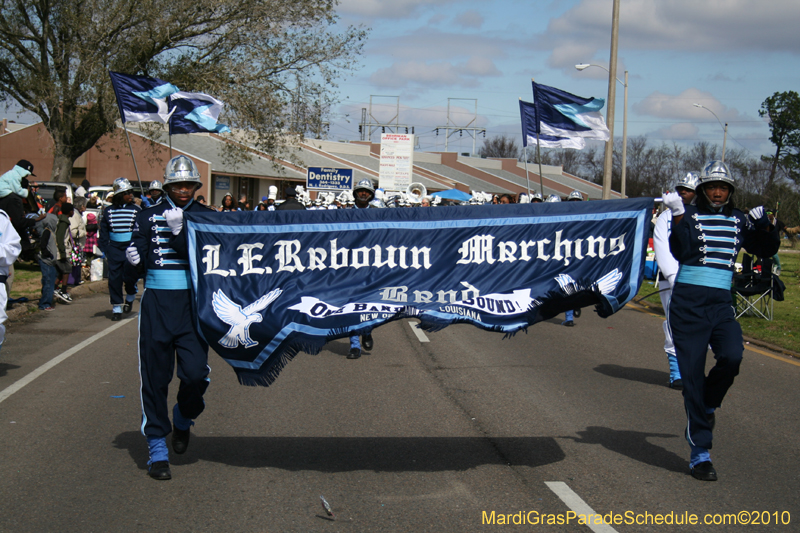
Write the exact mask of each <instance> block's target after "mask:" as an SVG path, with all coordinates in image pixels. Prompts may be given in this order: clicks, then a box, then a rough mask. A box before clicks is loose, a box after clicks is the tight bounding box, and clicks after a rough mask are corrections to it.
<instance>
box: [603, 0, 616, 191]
mask: <svg viewBox="0 0 800 533" xmlns="http://www.w3.org/2000/svg"><path fill="white" fill-rule="evenodd" d="M618 37H619V0H614V9H613V12H612V14H611V58H610V60H609V62H608V101H607V102H606V105H607V106H608V109H607V111H606V126H608V133H609V135H610V138H609V139H608V141H606V152H605V159H604V160H603V200H609V199H611V177H612V171H613V169H614V101H615V99H616V97H617V75H616V72H617V40H618Z"/></svg>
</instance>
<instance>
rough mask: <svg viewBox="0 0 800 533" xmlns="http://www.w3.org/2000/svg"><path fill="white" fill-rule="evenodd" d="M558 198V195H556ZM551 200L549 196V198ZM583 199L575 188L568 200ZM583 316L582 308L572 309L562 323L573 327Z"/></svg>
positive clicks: (579, 200)
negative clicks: (576, 320)
mask: <svg viewBox="0 0 800 533" xmlns="http://www.w3.org/2000/svg"><path fill="white" fill-rule="evenodd" d="M556 198H557V197H556ZM548 200H549V198H548ZM582 201H583V194H581V191H579V190H578V189H575V190H574V191H572V192H571V193H569V196H567V202H582ZM580 317H581V310H580V309H574V310H573V309H570V310H569V311H566V312H565V313H564V321H563V322H562V323H561V325H562V326H567V327H568V328H571V327H573V326H574V325H575V319H576V318H580Z"/></svg>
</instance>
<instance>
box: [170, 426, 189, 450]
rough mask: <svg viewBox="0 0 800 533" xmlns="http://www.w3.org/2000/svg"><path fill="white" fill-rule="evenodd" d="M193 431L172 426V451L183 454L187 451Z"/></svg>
mask: <svg viewBox="0 0 800 533" xmlns="http://www.w3.org/2000/svg"><path fill="white" fill-rule="evenodd" d="M191 435H192V432H191V431H190V430H189V429H178V428H176V427H175V426H174V425H173V426H172V451H173V452H175V453H177V454H178V455H181V454H183V453H186V450H187V449H188V448H189V437H191Z"/></svg>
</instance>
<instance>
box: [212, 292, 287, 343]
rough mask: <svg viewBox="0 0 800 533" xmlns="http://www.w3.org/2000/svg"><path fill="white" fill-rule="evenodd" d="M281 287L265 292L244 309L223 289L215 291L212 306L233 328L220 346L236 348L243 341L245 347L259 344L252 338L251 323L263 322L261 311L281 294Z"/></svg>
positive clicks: (218, 315) (220, 317)
mask: <svg viewBox="0 0 800 533" xmlns="http://www.w3.org/2000/svg"><path fill="white" fill-rule="evenodd" d="M281 292H283V291H281V289H275V290H273V291H270V292H269V293H267V294H265V295H264V296H262V297H261V298H259V299H258V300H256V301H255V302H253V303H251V304H250V305H248V306H247V307H245V308H244V309H242V306H240V305H239V304H237V303H235V302H234V301H233V300H231V299H230V298H228V297H227V296H226V295H225V293H224V292H222V289H220V290H218V291H217V292H215V293H214V296H213V298H212V307H213V308H214V313H216V315H217V317H218V318H219V319H220V320H222V321H223V322H225V323H226V324H228V325H229V326H230V327H231V328H230V329H229V330H228V333H226V334H225V336H224V337H222V338H221V339H220V340H219V344H220V346H224V347H225V348H236V347H237V346H239V344H240V343H241V344H242V345H244V347H245V348H252V347H253V346H258V343H257V342H256V341H254V340H253V339H251V338H250V324H252V323H253V322H261V320H262V317H261V311H263V310H264V309H266V308H267V306H268V305H269V304H271V303H272V302H273V301H275V299H276V298H277V297H278V296H280V294H281Z"/></svg>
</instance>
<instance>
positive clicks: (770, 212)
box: [766, 209, 786, 276]
mask: <svg viewBox="0 0 800 533" xmlns="http://www.w3.org/2000/svg"><path fill="white" fill-rule="evenodd" d="M766 213H767V217H769V222H770V224H772V225H773V226H775V229H776V230H778V235H780V234H781V232H782V231H785V230H786V224H784V223H783V222H782V221H781V220H779V219H778V217H777V216H775V211H773V210H772V209H767V210H766ZM772 264H773V265H775V275H776V276H780V275H781V258H780V256H779V255H778V254H777V253H776V254H775V255H773V256H772Z"/></svg>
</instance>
